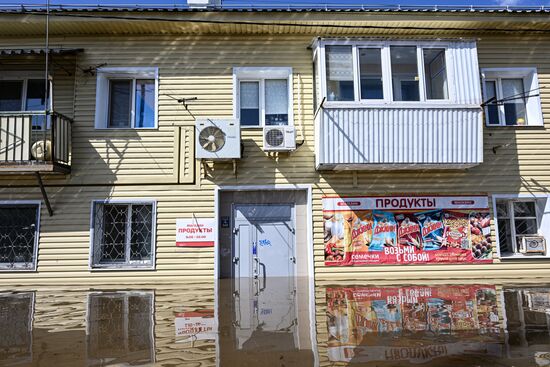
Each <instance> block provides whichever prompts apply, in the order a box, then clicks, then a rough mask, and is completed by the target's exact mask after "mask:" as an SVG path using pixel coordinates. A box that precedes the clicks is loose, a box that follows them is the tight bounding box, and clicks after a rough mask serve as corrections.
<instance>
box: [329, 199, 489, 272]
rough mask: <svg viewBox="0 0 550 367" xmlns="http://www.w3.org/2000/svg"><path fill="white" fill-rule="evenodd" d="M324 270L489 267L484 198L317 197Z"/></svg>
mask: <svg viewBox="0 0 550 367" xmlns="http://www.w3.org/2000/svg"><path fill="white" fill-rule="evenodd" d="M323 222H324V245H325V265H327V266H353V265H369V264H421V263H483V262H492V258H493V249H494V246H493V244H492V241H491V218H490V213H489V201H488V197H487V196H391V197H346V198H341V197H325V198H323Z"/></svg>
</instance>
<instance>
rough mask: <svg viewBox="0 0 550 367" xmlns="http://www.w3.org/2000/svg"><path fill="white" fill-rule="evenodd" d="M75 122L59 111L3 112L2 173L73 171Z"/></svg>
mask: <svg viewBox="0 0 550 367" xmlns="http://www.w3.org/2000/svg"><path fill="white" fill-rule="evenodd" d="M72 122H73V121H72V119H70V118H68V117H66V116H64V115H62V114H60V113H57V112H52V113H50V114H46V113H45V112H44V111H24V112H0V172H4V173H6V172H8V173H9V172H13V173H16V172H19V173H24V172H60V173H68V172H70V167H71V162H70V152H71V125H72Z"/></svg>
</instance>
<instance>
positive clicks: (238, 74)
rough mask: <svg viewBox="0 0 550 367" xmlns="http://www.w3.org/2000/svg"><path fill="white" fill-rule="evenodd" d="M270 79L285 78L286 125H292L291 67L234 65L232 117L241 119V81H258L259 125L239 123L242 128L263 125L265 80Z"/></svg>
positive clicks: (253, 127) (254, 127)
mask: <svg viewBox="0 0 550 367" xmlns="http://www.w3.org/2000/svg"><path fill="white" fill-rule="evenodd" d="M270 79H286V80H287V83H288V84H287V85H288V126H294V101H293V84H292V68H291V67H262V66H260V67H255V66H254V67H252V66H250V67H234V68H233V101H234V103H233V118H235V119H237V120H239V121H240V119H241V100H240V85H241V82H259V89H260V90H259V98H260V101H259V108H260V123H259V125H241V128H242V129H243V128H244V129H250V128H251V129H257V128H263V127H264V126H266V125H265V81H266V80H270Z"/></svg>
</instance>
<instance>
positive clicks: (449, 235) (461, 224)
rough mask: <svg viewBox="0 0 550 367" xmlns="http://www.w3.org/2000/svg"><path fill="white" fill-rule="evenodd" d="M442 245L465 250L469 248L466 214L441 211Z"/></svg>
mask: <svg viewBox="0 0 550 367" xmlns="http://www.w3.org/2000/svg"><path fill="white" fill-rule="evenodd" d="M443 225H444V232H443V246H447V247H453V248H460V249H464V250H467V249H469V248H470V230H469V227H468V225H469V221H468V215H467V214H464V213H460V212H452V211H446V212H444V213H443Z"/></svg>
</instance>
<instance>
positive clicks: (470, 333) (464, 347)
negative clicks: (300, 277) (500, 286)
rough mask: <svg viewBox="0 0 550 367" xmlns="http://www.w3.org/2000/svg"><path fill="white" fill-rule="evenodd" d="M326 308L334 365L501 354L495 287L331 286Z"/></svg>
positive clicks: (330, 350)
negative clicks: (469, 354)
mask: <svg viewBox="0 0 550 367" xmlns="http://www.w3.org/2000/svg"><path fill="white" fill-rule="evenodd" d="M326 304H327V311H326V312H327V317H326V320H327V332H328V343H327V347H328V348H327V349H328V357H329V360H330V361H333V362H337V361H339V362H374V361H392V362H395V361H406V362H408V363H426V362H428V361H431V360H433V359H436V358H439V357H443V356H451V355H459V354H463V353H472V352H474V351H475V352H478V353H482V354H484V353H487V354H493V353H495V354H496V355H498V356H500V355H501V353H502V347H501V345H500V321H499V317H498V306H497V294H496V289H495V287H494V286H489V285H468V286H455V285H444V286H434V287H337V288H327V290H326ZM439 335H445V336H446V337H443V338H439V337H438V336H439ZM390 336H391V337H390ZM449 339H453V340H457V342H451V343H449Z"/></svg>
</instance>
